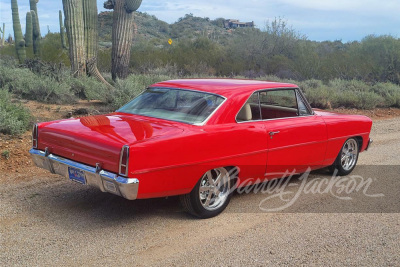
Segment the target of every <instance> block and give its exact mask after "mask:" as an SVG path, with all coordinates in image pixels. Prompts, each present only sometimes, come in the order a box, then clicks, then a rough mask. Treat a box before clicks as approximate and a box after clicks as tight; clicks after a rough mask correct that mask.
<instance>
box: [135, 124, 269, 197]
mask: <svg viewBox="0 0 400 267" xmlns="http://www.w3.org/2000/svg"><path fill="white" fill-rule="evenodd" d="M249 140H251V142H249ZM130 160H131V165H130V166H131V168H130V176H131V177H135V178H138V179H139V180H140V186H139V193H138V198H154V197H162V196H168V195H179V194H186V193H189V192H190V191H191V190H192V188H193V187H194V186H195V184H196V183H197V181H198V180H199V179H200V178H201V176H202V175H203V174H204V173H205V172H207V171H208V170H210V169H213V168H218V167H227V166H232V167H239V168H240V175H241V178H258V177H260V176H263V175H264V171H265V164H266V161H267V143H266V133H265V127H264V125H263V124H262V123H254V124H253V123H248V124H236V123H232V124H226V125H223V126H221V125H209V126H193V127H191V126H189V127H188V129H187V130H185V131H183V132H182V134H180V135H175V136H171V137H169V138H166V137H163V138H162V139H161V138H160V139H153V140H148V141H146V142H142V143H138V144H136V145H134V146H132V147H131V159H130Z"/></svg>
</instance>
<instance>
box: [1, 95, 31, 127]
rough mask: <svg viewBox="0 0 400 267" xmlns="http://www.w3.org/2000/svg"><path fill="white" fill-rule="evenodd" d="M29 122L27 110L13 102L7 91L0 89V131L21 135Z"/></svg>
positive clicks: (29, 117) (28, 125) (29, 116)
mask: <svg viewBox="0 0 400 267" xmlns="http://www.w3.org/2000/svg"><path fill="white" fill-rule="evenodd" d="M31 122H32V117H31V115H30V113H29V111H28V110H27V109H25V108H24V107H22V106H21V105H16V104H13V103H12V102H11V97H10V95H9V93H7V92H6V91H4V90H0V133H3V134H11V135H21V134H23V133H25V131H26V130H28V129H29V127H30V126H31Z"/></svg>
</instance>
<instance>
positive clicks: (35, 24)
mask: <svg viewBox="0 0 400 267" xmlns="http://www.w3.org/2000/svg"><path fill="white" fill-rule="evenodd" d="M31 15H32V28H33V52H34V53H35V56H37V57H39V56H40V39H41V37H40V28H39V19H38V17H37V14H36V12H35V11H34V10H31Z"/></svg>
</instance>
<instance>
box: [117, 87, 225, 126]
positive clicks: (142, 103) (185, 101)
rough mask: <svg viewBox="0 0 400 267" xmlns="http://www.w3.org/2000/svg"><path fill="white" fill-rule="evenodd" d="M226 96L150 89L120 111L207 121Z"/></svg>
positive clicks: (167, 118)
mask: <svg viewBox="0 0 400 267" xmlns="http://www.w3.org/2000/svg"><path fill="white" fill-rule="evenodd" d="M222 102H224V98H223V97H221V96H218V95H213V94H209V93H204V92H198V91H188V90H182V89H169V88H150V89H147V90H146V91H145V92H144V93H143V94H141V95H139V96H138V97H136V98H135V99H133V100H132V101H131V102H129V103H128V104H126V105H125V106H123V107H122V108H120V109H119V110H117V112H124V113H130V114H136V115H142V116H148V117H153V118H160V119H166V120H172V121H180V122H185V123H190V124H200V123H203V122H204V121H205V120H206V119H207V118H208V117H209V116H210V115H211V114H212V113H213V112H214V111H215V110H216V109H217V108H218V107H219V106H220V105H221V104H222Z"/></svg>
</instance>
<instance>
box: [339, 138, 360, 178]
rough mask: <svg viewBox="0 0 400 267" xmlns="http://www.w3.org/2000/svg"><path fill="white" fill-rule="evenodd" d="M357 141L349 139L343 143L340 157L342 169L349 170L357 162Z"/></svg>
mask: <svg viewBox="0 0 400 267" xmlns="http://www.w3.org/2000/svg"><path fill="white" fill-rule="evenodd" d="M357 157H358V143H357V141H356V140H355V139H349V140H347V141H346V143H345V144H344V145H343V148H342V153H341V157H340V165H341V166H342V168H343V170H345V171H350V170H352V169H353V168H354V166H355V165H356V163H357Z"/></svg>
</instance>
